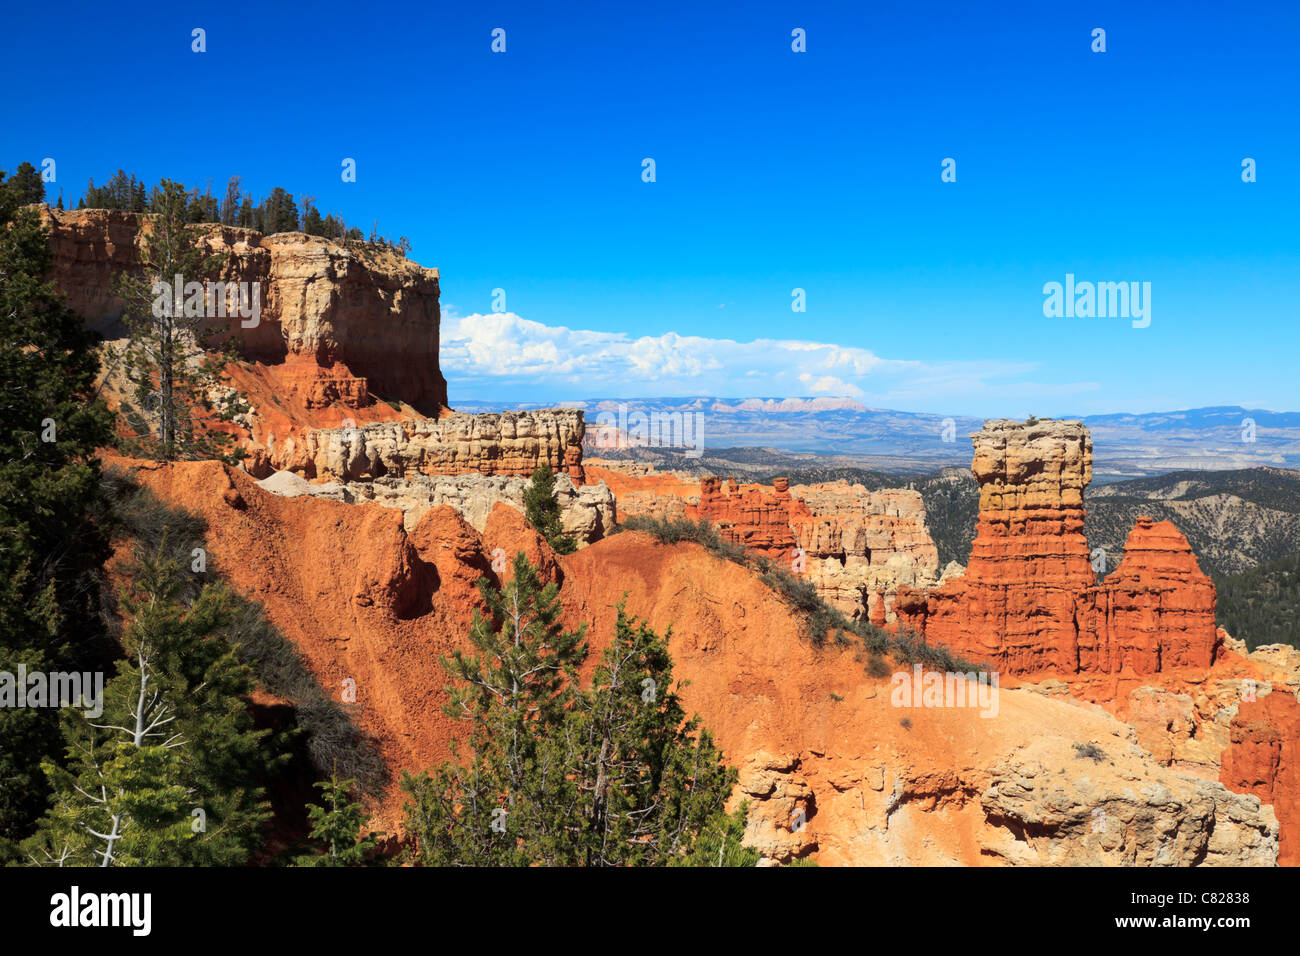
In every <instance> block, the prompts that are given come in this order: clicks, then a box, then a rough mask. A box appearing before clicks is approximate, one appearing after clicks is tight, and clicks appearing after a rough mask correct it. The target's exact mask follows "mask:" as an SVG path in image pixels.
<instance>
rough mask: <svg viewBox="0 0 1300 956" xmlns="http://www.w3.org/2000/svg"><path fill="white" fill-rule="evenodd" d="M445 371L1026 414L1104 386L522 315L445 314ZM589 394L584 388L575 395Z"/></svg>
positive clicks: (542, 387)
mask: <svg viewBox="0 0 1300 956" xmlns="http://www.w3.org/2000/svg"><path fill="white" fill-rule="evenodd" d="M441 366H442V371H443V374H444V375H446V376H447V378H448V380H449V381H450V383H451V384H452V387H453V390H457V391H461V392H465V391H473V392H475V397H492V396H499V397H507V396H509V397H520V396H523V395H525V394H527V395H529V396H531V397H536V398H537V399H538V400H550V399H553V398H580V397H588V396H591V395H601V396H609V397H613V398H619V397H637V396H649V395H654V396H658V397H673V396H688V395H711V396H717V397H721V398H748V397H751V396H755V395H763V396H773V395H775V396H782V397H804V396H814V397H837V398H838V397H846V398H853V399H856V400H858V401H860V402H862V403H864V404H866V405H872V406H877V407H888V408H907V409H910V410H915V411H934V412H940V411H942V412H948V411H964V410H966V409H971V410H979V411H980V412H982V413H988V412H991V411H997V410H999V409H1003V410H1006V411H1008V412H1020V411H1021V410H1022V409H1023V408H1025V407H1028V406H1029V405H1034V406H1035V407H1042V406H1043V403H1044V400H1059V401H1061V402H1063V403H1065V404H1070V405H1074V404H1076V403H1074V402H1073V401H1072V400H1073V399H1074V398H1075V397H1076V396H1082V395H1086V394H1087V393H1091V392H1096V391H1097V390H1098V389H1099V387H1100V386H1099V385H1098V383H1096V382H1087V381H1082V382H1042V381H1033V380H1031V379H1027V378H1025V376H1028V375H1031V374H1032V373H1033V372H1035V371H1036V370H1037V368H1038V364H1037V363H1032V362H1017V361H993V360H980V361H945V362H933V361H925V360H920V359H901V358H886V357H884V356H881V355H878V354H876V353H875V352H873V351H870V350H868V349H864V348H859V347H855V346H843V345H837V344H835V343H831V342H818V341H812V340H805V339H771V338H758V339H753V340H751V341H748V342H742V341H736V340H734V339H723V338H707V337H703V336H697V335H680V334H678V333H677V332H674V331H667V332H664V333H662V334H660V335H643V336H639V337H635V338H634V337H631V336H628V335H626V334H624V333H621V332H603V331H597V330H592V329H571V328H567V327H565V326H552V325H546V324H544V323H541V322H536V321H533V320H531V319H525V318H523V317H522V316H520V315H517V314H516V313H513V312H492V313H488V314H482V313H477V312H476V313H474V314H472V315H467V316H460V315H457V314H456V313H455V311H454V309H453V308H450V307H448V308H446V309H444V313H443V319H442V343H441ZM579 392H580V393H581V394H578V393H579Z"/></svg>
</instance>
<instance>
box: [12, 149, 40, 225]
mask: <svg viewBox="0 0 1300 956" xmlns="http://www.w3.org/2000/svg"><path fill="white" fill-rule="evenodd" d="M4 185H5V190H6V191H7V192H8V193H9V199H10V202H11V204H12V208H14V209H16V208H18V207H19V206H27V205H30V204H31V203H37V202H45V183H44V181H42V179H41V172H40V170H38V169H37V168H36V167H35V166H33V165H32V164H31V163H26V162H23V163H19V164H18V168H17V169H15V170H14V173H13V175H12V176H11V177H10V178H9V180H8V181H7V182H6V183H5V184H4ZM7 217H8V213H6V218H7Z"/></svg>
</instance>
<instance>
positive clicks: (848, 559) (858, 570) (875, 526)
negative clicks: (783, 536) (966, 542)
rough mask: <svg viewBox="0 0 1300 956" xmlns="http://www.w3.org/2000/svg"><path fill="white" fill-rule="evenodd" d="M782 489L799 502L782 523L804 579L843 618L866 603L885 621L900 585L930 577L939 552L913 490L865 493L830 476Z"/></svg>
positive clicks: (927, 581) (863, 610)
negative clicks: (802, 561) (797, 551)
mask: <svg viewBox="0 0 1300 956" xmlns="http://www.w3.org/2000/svg"><path fill="white" fill-rule="evenodd" d="M790 494H791V495H792V496H793V497H794V498H795V499H796V500H797V501H799V502H801V503H802V504H803V506H804V507H803V508H801V509H795V510H794V511H792V514H791V517H790V522H791V525H792V526H793V528H794V531H795V537H796V542H797V545H798V547H800V548H802V549H803V550H804V552H805V554H806V558H807V575H808V579H809V580H811V581H812V582H813V584H814V585H815V586H816V587H817V590H818V593H819V594H821V596H822V597H823V598H824V599H826V600H827V601H829V602H830V603H831V604H833V605H834V606H836V607H838V608H839V609H840V610H842V611H843V612H844V613H846V614H848V615H849V616H850V617H864V616H867V614H868V612H869V610H870V606H871V605H872V604H873V603H874V604H878V605H879V607H880V609H881V620H883V621H887V620H888V619H889V617H890V616H892V606H893V600H894V595H895V593H896V592H897V590H898V588H899V587H900V586H908V587H918V588H924V587H930V586H931V585H933V584H934V583H935V582H936V577H937V574H938V570H939V552H938V549H937V548H935V546H934V541H933V540H931V538H930V533H929V532H928V531H927V530H926V527H925V504H924V502H923V501H922V500H921V495H920V492H917V491H910V490H907V489H883V490H880V491H868V490H867V489H866V488H864V487H863V486H862V485H850V484H849V483H848V482H846V481H837V482H824V483H821V484H815V485H796V486H795V487H793V488H791V489H790Z"/></svg>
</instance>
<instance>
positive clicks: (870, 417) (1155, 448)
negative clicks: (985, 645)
mask: <svg viewBox="0 0 1300 956" xmlns="http://www.w3.org/2000/svg"><path fill="white" fill-rule="evenodd" d="M553 404H554V403H553ZM562 404H564V405H566V406H569V407H577V408H582V409H584V410H585V411H586V412H587V422H588V438H589V442H590V444H591V447H589V449H588V454H591V455H601V456H604V457H617V456H616V455H612V454H611V451H618V450H620V449H617V448H615V449H609V448H597V447H596V446H595V441H594V440H593V436H594V435H595V434H596V431H597V429H596V427H595V426H596V425H597V422H598V421H603V422H612V423H614V428H618V427H620V426H619V424H618V423H619V422H630V423H631V425H630V427H626V430H627V431H629V432H632V433H633V435H634V437H633V442H635V441H636V437H635V429H636V426H637V423H638V422H642V421H645V420H646V419H648V420H649V421H651V422H652V423H654V426H653V427H652V428H650V429H643V432H645V431H648V432H649V434H650V435H651V436H652V437H650V438H649V439H648V442H649V445H650V447H649V448H645V449H643V450H645V451H654V450H659V445H660V441H661V440H660V439H659V438H658V437H657V436H658V431H657V429H658V427H659V426H661V425H662V426H666V427H669V428H671V427H673V426H674V425H675V424H676V423H677V422H679V421H682V422H686V423H687V428H688V431H687V433H686V435H685V439H686V440H683V436H682V435H680V434H679V433H675V432H674V433H673V434H671V435H669V436H667V437H666V438H665V439H663V441H666V442H676V447H675V448H674V447H664V448H662V451H664V452H665V453H666V456H667V457H668V458H675V457H678V453H680V452H681V451H682V449H683V446H685V447H686V448H691V449H693V448H695V447H698V444H699V442H700V441H701V440H702V444H703V446H704V449H705V451H704V455H705V456H706V457H707V456H714V457H717V456H718V452H719V451H720V450H723V449H730V450H732V451H735V450H736V449H737V448H739V447H749V448H752V449H755V450H758V449H766V450H771V451H773V452H776V453H784V454H785V455H793V456H795V457H803V456H808V458H810V459H816V460H817V462H818V463H819V464H822V465H829V464H838V465H842V466H844V467H858V468H867V469H871V470H879V471H885V472H890V473H895V474H925V473H929V472H933V471H934V470H935V469H937V468H940V467H943V466H948V465H951V466H957V467H966V466H967V465H969V464H970V455H971V446H970V442H969V441H968V440H967V436H969V435H970V434H971V433H972V432H975V431H978V430H979V429H980V428H981V427H982V425H983V423H984V419H981V418H972V417H969V416H947V417H945V416H942V415H931V414H927V413H921V412H902V411H895V410H890V409H879V408H868V407H867V406H865V405H862V404H861V403H859V402H856V401H854V400H852V399H848V398H785V399H779V398H752V399H716V398H708V397H703V396H700V397H693V398H641V399H625V400H621V399H587V400H584V401H580V402H576V401H575V402H565V403H562ZM503 407H514V408H521V409H529V408H542V407H548V406H546V405H542V404H523V405H514V406H511V405H509V404H506V405H505V406H503V405H502V403H500V402H497V403H489V402H461V403H459V404H458V405H457V410H458V411H470V412H475V411H499V410H501V409H502V408H503ZM1038 411H1040V412H1041V411H1046V410H1043V409H1040V410H1038ZM638 415H640V416H645V418H644V419H638V418H637V417H636V416H638ZM687 416H689V418H687ZM1052 417H1054V418H1081V419H1082V421H1083V422H1084V423H1085V424H1087V426H1088V428H1089V430H1090V431H1091V432H1092V441H1093V472H1094V479H1093V480H1094V482H1095V483H1097V484H1103V483H1106V482H1111V481H1117V480H1121V479H1124V478H1134V477H1142V476H1149V475H1160V474H1165V473H1167V472H1170V471H1177V470H1184V469H1186V470H1216V471H1221V470H1231V469H1240V468H1253V467H1258V466H1260V465H1271V466H1273V467H1278V468H1298V467H1300V412H1273V411H1268V410H1266V409H1248V408H1242V407H1241V406H1237V405H1225V406H1215V407H1209V408H1193V409H1187V410H1183V411H1172V412H1151V413H1146V414H1118V415H1085V416H1077V415H1053V416H1052ZM632 457H640V456H639V455H634V456H632ZM648 457H651V458H654V457H658V456H655V455H651V456H648ZM697 460H698V459H697ZM688 464H689V462H688Z"/></svg>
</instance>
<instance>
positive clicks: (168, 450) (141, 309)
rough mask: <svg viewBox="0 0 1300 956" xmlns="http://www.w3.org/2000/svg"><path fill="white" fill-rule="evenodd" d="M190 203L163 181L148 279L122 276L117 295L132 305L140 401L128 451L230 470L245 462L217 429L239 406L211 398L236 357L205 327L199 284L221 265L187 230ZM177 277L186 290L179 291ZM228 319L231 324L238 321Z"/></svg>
mask: <svg viewBox="0 0 1300 956" xmlns="http://www.w3.org/2000/svg"><path fill="white" fill-rule="evenodd" d="M191 198H192V197H191V195H190V194H189V193H187V192H186V191H185V188H184V187H183V186H182V185H181V184H180V183H174V182H172V181H170V180H167V179H164V180H163V181H162V183H161V184H160V185H159V186H158V187H157V188H156V189H155V190H154V192H153V197H152V198H151V200H150V209H151V211H152V215H151V216H150V217H149V220H150V221H149V226H150V228H149V230H148V231H147V232H144V235H143V239H142V242H141V243H140V245H141V250H142V251H141V263H142V265H143V267H144V268H143V271H144V276H143V277H135V276H132V275H130V274H127V273H124V274H122V275H121V276H119V277H118V281H117V287H116V290H115V291H117V293H118V294H119V295H120V296H121V297H122V298H123V300H125V302H126V304H127V314H126V325H127V329H128V331H129V332H130V341H129V343H128V344H127V346H126V351H125V355H124V366H125V370H126V376H127V378H128V380H129V381H130V382H131V384H132V385H133V386H134V387H135V398H136V403H137V407H136V410H135V415H134V416H128V418H127V424H128V425H129V426H130V432H131V433H130V434H129V435H128V436H127V437H126V438H124V439H123V445H124V446H125V447H126V448H127V449H128V450H130V451H132V452H135V453H137V454H142V455H146V456H148V457H151V458H154V459H156V460H159V461H176V460H178V459H194V458H217V459H220V460H223V461H227V462H230V463H232V464H233V463H234V462H236V461H237V460H238V459H239V458H240V457H242V456H241V455H239V454H238V453H237V452H232V451H231V446H232V445H233V443H234V439H233V436H231V435H230V434H228V433H226V432H223V431H221V430H219V428H218V427H214V426H219V425H220V423H221V422H224V421H228V420H229V419H230V418H231V417H232V415H233V414H235V412H237V411H238V410H239V408H240V405H239V402H238V399H233V400H231V401H228V402H226V403H224V404H219V403H217V402H216V401H214V399H213V397H212V396H213V393H214V390H215V389H216V388H217V387H218V386H219V384H220V373H221V369H222V367H223V366H224V364H225V363H226V362H228V361H229V360H230V359H231V357H232V356H231V355H230V354H227V353H224V352H218V351H215V350H213V349H212V348H211V347H210V346H211V343H210V337H211V335H212V334H213V330H212V329H211V328H210V327H209V326H208V325H207V324H206V323H205V312H206V310H207V306H208V297H207V293H206V291H204V287H203V285H202V283H203V280H205V279H206V278H207V277H208V276H209V275H211V274H213V273H214V272H215V271H216V266H215V264H214V263H213V262H212V261H211V260H210V259H209V258H208V257H207V256H205V254H204V252H203V251H202V249H201V248H200V247H199V246H198V245H197V244H196V239H197V236H196V234H195V232H194V231H193V230H192V229H191V228H190V226H189V223H188V216H189V215H190V210H192V208H193V204H192V202H191ZM178 276H179V277H180V282H181V283H182V285H183V290H177V289H176V288H174V285H173V284H174V283H175V282H176V279H177V277H178ZM182 292H183V295H182ZM236 315H237V313H236ZM226 321H227V322H229V323H231V324H232V325H233V323H234V322H236V321H238V319H237V318H236V317H234V316H232V317H229V318H227V319H226Z"/></svg>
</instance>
